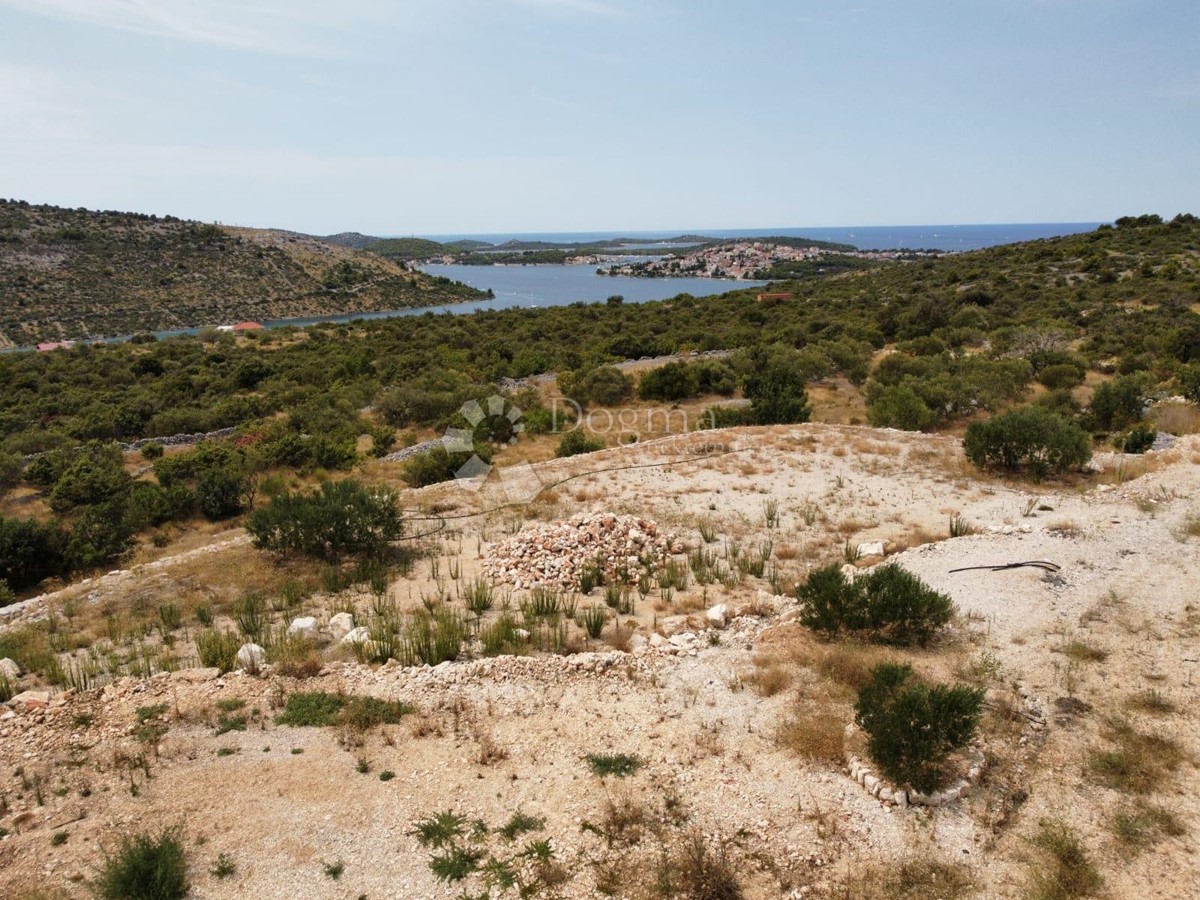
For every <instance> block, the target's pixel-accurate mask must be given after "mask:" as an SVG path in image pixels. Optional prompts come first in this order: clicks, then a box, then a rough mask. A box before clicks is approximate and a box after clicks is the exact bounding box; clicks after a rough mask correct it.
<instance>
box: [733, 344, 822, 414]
mask: <svg viewBox="0 0 1200 900" xmlns="http://www.w3.org/2000/svg"><path fill="white" fill-rule="evenodd" d="M744 393H745V395H746V397H747V399H749V400H750V409H751V411H752V412H753V414H754V421H755V422H756V423H757V424H759V425H790V424H794V423H799V422H807V421H808V418H809V416H810V415H811V414H812V408H811V407H810V406H809V404H808V392H807V390H806V388H805V376H804V368H803V365H802V364H801V360H800V358H799V354H798V353H797V352H796V351H795V350H792V349H790V348H785V347H776V348H772V349H770V350H764V349H759V350H757V351H754V352H753V353H751V355H750V371H749V372H748V373H747V375H746V382H745V387H744Z"/></svg>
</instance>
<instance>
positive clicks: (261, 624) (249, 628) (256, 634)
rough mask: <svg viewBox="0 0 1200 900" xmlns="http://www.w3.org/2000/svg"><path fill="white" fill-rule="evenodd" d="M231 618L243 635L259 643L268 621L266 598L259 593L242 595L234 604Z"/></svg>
mask: <svg viewBox="0 0 1200 900" xmlns="http://www.w3.org/2000/svg"><path fill="white" fill-rule="evenodd" d="M233 620H234V621H235V622H236V623H237V627H238V631H239V632H240V633H241V634H242V636H243V637H245V638H247V639H248V640H251V641H253V642H254V643H256V644H261V643H262V639H263V634H264V632H265V631H266V627H267V623H268V618H267V602H266V600H264V599H263V597H262V595H261V594H256V593H249V594H246V595H244V596H243V597H242V598H241V599H240V600H238V602H237V603H236V604H234V607H233Z"/></svg>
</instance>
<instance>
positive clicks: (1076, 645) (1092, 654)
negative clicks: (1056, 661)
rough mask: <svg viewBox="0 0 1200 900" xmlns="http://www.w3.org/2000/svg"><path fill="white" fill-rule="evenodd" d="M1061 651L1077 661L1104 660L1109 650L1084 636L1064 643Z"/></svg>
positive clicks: (1068, 657)
mask: <svg viewBox="0 0 1200 900" xmlns="http://www.w3.org/2000/svg"><path fill="white" fill-rule="evenodd" d="M1060 652H1061V653H1062V654H1063V655H1064V656H1066V657H1067V659H1073V660H1075V662H1104V661H1105V660H1106V659H1108V651H1107V650H1105V649H1104V648H1103V647H1098V646H1096V645H1095V644H1093V643H1091V642H1090V641H1086V640H1083V639H1082V638H1072V639H1071V640H1069V641H1067V642H1066V643H1065V644H1063V645H1062V647H1061V648H1060Z"/></svg>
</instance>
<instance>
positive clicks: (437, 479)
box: [400, 443, 492, 488]
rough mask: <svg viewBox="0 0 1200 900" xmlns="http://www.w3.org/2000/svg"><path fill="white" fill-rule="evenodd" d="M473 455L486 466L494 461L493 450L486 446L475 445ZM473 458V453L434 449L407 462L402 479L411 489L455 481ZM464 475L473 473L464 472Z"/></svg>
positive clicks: (440, 448)
mask: <svg viewBox="0 0 1200 900" xmlns="http://www.w3.org/2000/svg"><path fill="white" fill-rule="evenodd" d="M473 455H475V456H478V457H479V459H480V460H481V461H482V462H483V463H484V464H487V463H490V462H491V461H492V450H491V448H490V447H488V446H487V445H486V444H479V443H477V444H475V447H474V453H473ZM471 456H472V453H466V452H454V453H451V452H449V451H448V450H447V449H446V448H445V447H441V446H439V447H434V448H433V449H432V450H429V451H428V452H426V453H420V454H418V455H417V456H414V457H413V458H412V459H410V460H409V461H408V462H406V463H405V464H404V469H403V471H402V472H401V473H400V477H401V478H402V479H404V483H405V484H407V485H408V486H409V487H415V488H419V487H427V486H429V485H431V484H440V483H441V482H443V481H453V480H454V479H455V478H457V477H458V472H459V470H460V469H461V468H462V467H463V466H465V465H466V464H467V463H468V461H469V460H470V459H471ZM463 474H472V473H470V472H464V473H463Z"/></svg>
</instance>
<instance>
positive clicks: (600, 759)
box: [585, 753, 645, 778]
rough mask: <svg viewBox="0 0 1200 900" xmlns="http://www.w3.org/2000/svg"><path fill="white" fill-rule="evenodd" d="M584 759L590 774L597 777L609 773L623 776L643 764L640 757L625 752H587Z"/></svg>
mask: <svg viewBox="0 0 1200 900" xmlns="http://www.w3.org/2000/svg"><path fill="white" fill-rule="evenodd" d="M585 759H586V760H587V764H588V767H589V768H590V769H591V770H592V774H593V775H596V776H597V777H599V778H605V777H607V776H609V775H612V776H614V777H616V778H625V777H627V776H629V775H633V774H634V773H635V772H637V770H638V769H640V768H641V767H642V766H643V765H645V762H644V761H643V760H642V759H641V758H640V757H637V756H630V755H629V754H627V753H589V754H588V755H587V756H586V757H585Z"/></svg>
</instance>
